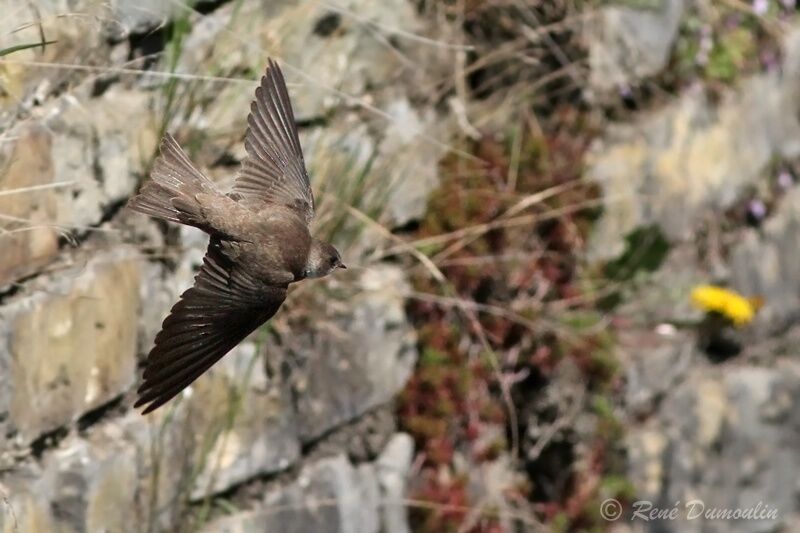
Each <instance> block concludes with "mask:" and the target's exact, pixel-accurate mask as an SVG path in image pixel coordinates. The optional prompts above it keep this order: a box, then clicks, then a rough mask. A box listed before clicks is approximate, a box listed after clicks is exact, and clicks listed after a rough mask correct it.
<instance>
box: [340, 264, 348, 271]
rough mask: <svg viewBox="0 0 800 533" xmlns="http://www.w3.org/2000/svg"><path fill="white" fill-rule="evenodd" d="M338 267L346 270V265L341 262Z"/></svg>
mask: <svg viewBox="0 0 800 533" xmlns="http://www.w3.org/2000/svg"><path fill="white" fill-rule="evenodd" d="M339 268H343V269H344V270H347V267H346V266H345V265H343V264H340V265H339Z"/></svg>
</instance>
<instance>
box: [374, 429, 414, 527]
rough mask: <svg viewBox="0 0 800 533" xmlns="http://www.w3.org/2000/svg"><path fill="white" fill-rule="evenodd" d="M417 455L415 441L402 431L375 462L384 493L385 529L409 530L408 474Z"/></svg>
mask: <svg viewBox="0 0 800 533" xmlns="http://www.w3.org/2000/svg"><path fill="white" fill-rule="evenodd" d="M413 459H414V441H413V439H412V438H411V436H410V435H408V434H406V433H398V434H397V435H395V436H394V437H392V439H391V440H390V441H389V443H388V444H387V445H386V448H384V450H383V453H381V455H380V457H378V460H377V461H376V464H375V470H376V473H377V476H378V481H379V483H380V490H381V494H382V496H383V498H382V501H383V505H382V512H381V519H382V520H381V524H382V528H381V531H384V532H385V533H407V532H409V531H411V530H410V529H409V526H408V510H407V506H406V504H405V498H406V478H407V476H408V472H409V470H410V469H411V462H412V460H413Z"/></svg>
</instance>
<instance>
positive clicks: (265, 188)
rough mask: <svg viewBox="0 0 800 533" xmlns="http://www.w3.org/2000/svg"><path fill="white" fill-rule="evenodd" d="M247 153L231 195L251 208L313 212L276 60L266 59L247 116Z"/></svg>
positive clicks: (305, 216)
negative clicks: (267, 206) (280, 207)
mask: <svg viewBox="0 0 800 533" xmlns="http://www.w3.org/2000/svg"><path fill="white" fill-rule="evenodd" d="M247 124H248V128H247V135H246V137H245V140H244V147H245V150H247V157H246V158H245V159H244V161H242V168H241V170H240V171H239V174H238V175H237V177H236V182H235V184H234V186H233V190H232V191H231V195H234V196H235V195H236V194H238V195H239V196H241V197H242V199H243V201H245V202H246V203H247V204H249V205H251V206H254V207H256V208H259V207H264V206H265V204H278V205H285V206H288V207H289V208H290V209H292V210H294V212H296V213H297V214H298V216H299V217H300V218H301V220H304V221H305V222H306V224H310V223H311V219H312V218H313V217H314V196H313V194H312V192H311V183H310V182H309V180H308V173H307V172H306V167H305V163H304V161H303V151H302V149H301V148H300V140H299V139H298V137H297V125H296V124H295V121H294V113H293V112H292V104H291V102H289V93H288V91H287V90H286V82H285V81H284V79H283V74H282V73H281V69H280V68H279V67H278V64H277V63H275V62H274V61H273V60H271V59H270V60H269V65H268V66H267V71H266V73H265V74H264V76H263V77H262V78H261V85H260V86H259V87H258V88H257V89H256V97H255V100H253V103H252V104H250V114H249V115H248V117H247Z"/></svg>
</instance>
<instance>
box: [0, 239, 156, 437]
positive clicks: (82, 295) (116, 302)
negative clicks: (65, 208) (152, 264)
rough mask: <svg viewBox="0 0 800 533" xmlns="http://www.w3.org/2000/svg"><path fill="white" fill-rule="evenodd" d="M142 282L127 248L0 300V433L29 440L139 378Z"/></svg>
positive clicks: (118, 391) (136, 259)
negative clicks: (28, 291) (0, 417)
mask: <svg viewBox="0 0 800 533" xmlns="http://www.w3.org/2000/svg"><path fill="white" fill-rule="evenodd" d="M139 283H140V270H139V259H138V258H137V255H136V254H135V253H133V252H132V251H130V250H126V249H124V248H123V249H121V250H118V251H112V252H108V253H104V254H98V255H97V256H96V257H94V258H92V259H90V260H89V261H88V262H86V264H85V265H81V266H79V267H77V268H74V269H72V270H66V271H62V272H60V273H59V276H58V278H54V279H51V280H49V282H47V283H46V282H45V281H44V280H42V281H41V282H40V285H41V287H39V288H40V289H42V290H40V291H37V292H35V293H32V294H30V295H27V296H25V295H23V296H21V297H18V298H15V299H13V300H12V301H11V302H9V303H7V304H5V305H3V306H2V307H0V317H2V318H1V319H0V342H2V344H0V346H1V347H2V348H0V368H2V369H3V372H2V376H0V412H2V413H4V415H5V416H4V417H3V421H2V423H1V424H0V426H2V436H0V438H2V439H6V438H10V437H14V442H18V443H20V444H23V445H25V444H28V443H29V442H30V441H32V440H33V439H36V438H37V437H39V436H40V435H41V434H43V433H45V432H48V431H52V430H54V429H56V428H59V427H61V426H63V425H66V424H69V423H71V422H74V421H75V420H76V419H77V418H78V417H80V416H81V415H82V414H84V413H86V412H87V411H89V410H91V409H93V408H95V407H98V406H100V405H102V404H104V403H105V402H107V401H109V400H111V399H112V398H114V397H116V396H118V395H120V394H121V393H122V392H124V391H125V390H126V389H127V388H128V387H129V386H131V385H132V384H133V380H134V372H135V368H136V357H135V353H136V323H137V316H138V312H139V305H140V302H139V292H138V291H139ZM0 442H2V441H0ZM6 444H8V443H6Z"/></svg>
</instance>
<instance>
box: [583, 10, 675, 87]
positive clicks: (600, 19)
mask: <svg viewBox="0 0 800 533" xmlns="http://www.w3.org/2000/svg"><path fill="white" fill-rule="evenodd" d="M684 4H685V2H684V0H654V1H652V2H647V5H644V6H627V5H614V4H611V5H606V6H603V7H602V8H601V9H599V10H598V13H597V18H596V19H592V20H591V21H590V22H589V23H588V24H587V29H588V37H589V67H590V76H589V83H590V85H591V87H592V88H594V89H595V90H598V91H609V90H614V89H620V88H622V87H626V86H628V85H631V84H635V83H636V82H637V81H638V80H640V79H642V78H645V77H647V76H652V75H653V74H656V73H658V72H659V71H660V70H661V69H663V68H664V67H665V66H666V64H667V61H668V60H669V56H670V52H671V51H672V45H673V43H674V42H675V38H676V37H677V34H678V26H679V24H680V21H681V17H682V16H683V11H684V9H685V5H684Z"/></svg>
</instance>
